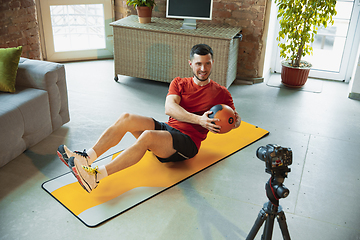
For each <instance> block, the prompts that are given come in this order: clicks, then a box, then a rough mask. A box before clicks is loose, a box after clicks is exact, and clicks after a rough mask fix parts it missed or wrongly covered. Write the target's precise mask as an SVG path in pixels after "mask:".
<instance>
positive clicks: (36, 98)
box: [0, 58, 70, 167]
mask: <svg viewBox="0 0 360 240" xmlns="http://www.w3.org/2000/svg"><path fill="white" fill-rule="evenodd" d="M69 120H70V118H69V109H68V98H67V87H66V79H65V68H64V65H62V64H58V63H52V62H47V61H39V60H30V59H26V58H20V61H19V68H18V72H17V76H16V92H15V93H5V92H0V167H2V166H4V165H5V164H6V163H8V162H9V161H11V160H12V159H14V158H15V157H17V156H19V155H20V154H21V153H23V152H24V151H25V150H26V149H27V148H30V147H32V146H34V145H35V144H37V143H38V142H40V141H41V140H43V139H44V138H46V137H47V136H49V135H50V134H51V133H52V132H53V131H54V130H56V129H58V128H60V127H61V126H62V125H63V124H65V123H67V122H68V121H69Z"/></svg>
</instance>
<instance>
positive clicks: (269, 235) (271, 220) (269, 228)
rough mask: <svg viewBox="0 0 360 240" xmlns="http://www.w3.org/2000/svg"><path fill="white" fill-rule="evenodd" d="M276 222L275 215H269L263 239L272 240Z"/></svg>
mask: <svg viewBox="0 0 360 240" xmlns="http://www.w3.org/2000/svg"><path fill="white" fill-rule="evenodd" d="M274 220H275V215H274V214H269V216H268V219H266V223H265V228H264V235H263V236H262V239H264V240H271V238H272V233H273V229H274Z"/></svg>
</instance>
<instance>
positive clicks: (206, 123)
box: [165, 94, 219, 133]
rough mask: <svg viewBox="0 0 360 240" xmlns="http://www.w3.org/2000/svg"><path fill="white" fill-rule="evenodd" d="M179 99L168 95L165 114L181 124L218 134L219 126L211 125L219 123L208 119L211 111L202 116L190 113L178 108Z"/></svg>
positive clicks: (176, 96)
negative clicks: (199, 126) (185, 123)
mask: <svg viewBox="0 0 360 240" xmlns="http://www.w3.org/2000/svg"><path fill="white" fill-rule="evenodd" d="M180 101H181V97H180V96H178V95H175V94H174V95H168V96H167V97H166V101H165V114H166V115H169V116H170V117H172V118H175V119H176V120H178V121H181V122H187V123H193V124H198V125H201V126H202V127H203V128H206V129H208V130H209V131H211V132H214V133H217V132H219V129H218V128H219V126H217V125H215V124H213V123H211V122H216V121H219V120H218V119H213V118H209V117H208V115H209V114H211V111H207V112H205V113H204V114H203V115H202V116H199V115H196V114H193V113H190V112H188V111H186V110H185V109H184V108H183V107H181V106H180Z"/></svg>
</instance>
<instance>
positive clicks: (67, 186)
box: [42, 122, 269, 227]
mask: <svg viewBox="0 0 360 240" xmlns="http://www.w3.org/2000/svg"><path fill="white" fill-rule="evenodd" d="M268 134H269V132H268V131H266V130H264V129H261V128H258V127H256V126H254V125H251V124H249V123H246V122H242V123H241V126H240V127H239V128H237V129H234V130H232V131H230V132H228V133H226V134H213V133H209V134H208V137H207V139H206V140H205V141H204V142H203V143H202V145H201V148H200V150H199V153H198V154H197V155H196V156H195V157H194V158H192V159H188V160H186V161H183V162H179V163H161V162H159V161H158V160H157V158H156V157H155V156H154V155H153V154H152V153H151V152H149V151H147V152H146V154H145V155H144V157H143V158H142V159H141V161H139V162H138V163H137V164H135V165H133V166H131V167H129V168H127V169H125V170H122V171H120V172H117V173H116V174H113V175H111V176H109V177H107V178H105V179H103V180H101V182H100V183H99V185H98V187H97V188H96V189H94V190H93V191H92V192H91V193H90V194H89V193H87V192H86V191H85V190H84V189H83V188H82V187H81V186H80V184H79V183H78V182H77V181H76V179H75V177H74V176H73V174H72V173H70V172H69V173H66V174H64V175H61V176H59V177H57V178H54V179H52V180H49V181H47V182H45V183H43V185H42V187H43V189H44V190H45V191H47V192H48V193H49V194H51V195H52V196H53V197H54V198H55V199H56V200H58V201H59V202H60V203H61V204H62V205H63V206H65V207H66V208H67V209H68V210H69V211H70V212H72V213H73V214H74V215H75V216H76V217H77V218H79V219H80V221H82V222H83V223H84V224H85V225H86V226H88V227H95V226H97V225H99V224H101V223H102V222H104V221H106V220H108V219H110V218H112V217H115V216H117V215H119V214H121V213H122V212H124V211H126V210H128V209H130V208H132V207H134V206H136V205H138V204H140V203H141V202H143V201H145V200H147V199H149V198H151V197H153V196H155V195H156V194H158V193H160V192H162V191H164V190H166V189H168V188H170V187H172V186H174V185H176V184H177V183H179V182H181V181H183V180H185V179H187V178H189V177H190V176H192V175H194V174H196V173H198V172H199V171H201V170H203V169H205V168H207V167H209V166H211V165H213V164H214V163H216V162H218V161H220V160H222V159H224V158H225V157H227V156H229V155H231V154H233V153H234V152H237V151H239V150H241V149H242V148H244V147H246V146H248V145H250V144H251V143H253V142H255V141H257V140H259V139H260V138H262V137H264V136H266V135H268ZM118 154H121V152H119V153H116V154H113V155H112V159H113V158H115V157H116V155H118ZM109 161H111V156H109V157H107V158H103V159H101V160H99V161H96V162H95V163H94V164H93V165H99V166H100V165H104V164H106V163H108V162H109Z"/></svg>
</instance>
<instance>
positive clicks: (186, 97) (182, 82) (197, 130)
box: [167, 77, 235, 149]
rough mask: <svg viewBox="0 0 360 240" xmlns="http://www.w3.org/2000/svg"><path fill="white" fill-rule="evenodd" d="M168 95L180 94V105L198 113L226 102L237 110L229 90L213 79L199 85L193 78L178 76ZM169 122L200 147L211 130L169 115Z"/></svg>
mask: <svg viewBox="0 0 360 240" xmlns="http://www.w3.org/2000/svg"><path fill="white" fill-rule="evenodd" d="M167 95H178V96H180V97H181V101H180V106H181V107H183V108H184V109H185V110H186V111H188V112H190V113H194V114H197V115H203V114H204V113H205V112H206V111H209V110H210V108H211V107H213V106H214V105H217V104H226V105H228V106H230V107H231V108H232V109H234V110H235V106H234V103H233V100H232V97H231V94H230V93H229V91H228V90H227V89H226V88H225V87H223V86H221V85H220V84H218V83H216V82H214V81H213V80H210V83H208V84H207V85H205V86H199V85H197V84H196V83H195V82H194V81H193V78H180V77H177V78H175V79H174V80H173V81H172V82H171V83H170V87H169V92H168V94H167ZM168 124H169V126H171V127H173V128H176V129H177V130H179V131H180V132H182V133H184V134H187V135H188V136H189V137H190V138H191V139H192V140H193V141H194V143H195V144H196V146H197V148H198V149H199V148H200V145H201V142H202V141H203V140H205V139H206V136H207V133H208V132H209V130H207V129H206V128H203V127H202V126H200V125H197V124H191V123H186V122H181V121H178V120H176V119H174V118H172V117H169V121H168Z"/></svg>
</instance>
